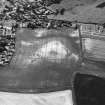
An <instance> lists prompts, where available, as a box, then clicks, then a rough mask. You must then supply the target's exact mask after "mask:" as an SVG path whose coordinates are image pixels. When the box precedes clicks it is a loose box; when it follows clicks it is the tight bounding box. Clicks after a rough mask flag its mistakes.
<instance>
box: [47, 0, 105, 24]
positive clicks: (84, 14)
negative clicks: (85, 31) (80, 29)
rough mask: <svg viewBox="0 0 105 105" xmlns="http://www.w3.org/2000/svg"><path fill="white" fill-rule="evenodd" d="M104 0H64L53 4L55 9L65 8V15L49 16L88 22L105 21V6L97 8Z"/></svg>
mask: <svg viewBox="0 0 105 105" xmlns="http://www.w3.org/2000/svg"><path fill="white" fill-rule="evenodd" d="M104 2H105V1H104V0H63V1H62V2H61V4H58V5H52V6H51V7H50V8H52V9H53V10H55V9H59V10H61V9H62V8H65V9H66V11H65V12H64V15H60V14H59V15H57V16H53V15H52V16H49V18H54V19H63V20H69V21H80V22H86V23H104V21H105V18H104V17H105V8H104V6H103V8H97V6H98V5H99V4H101V3H104Z"/></svg>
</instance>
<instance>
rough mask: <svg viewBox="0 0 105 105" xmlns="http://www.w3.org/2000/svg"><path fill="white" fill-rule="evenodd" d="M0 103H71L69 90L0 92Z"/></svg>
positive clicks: (56, 104)
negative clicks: (23, 92)
mask: <svg viewBox="0 0 105 105" xmlns="http://www.w3.org/2000/svg"><path fill="white" fill-rule="evenodd" d="M0 104H1V105H73V102H72V93H71V91H70V90H66V91H58V92H52V93H43V94H20V93H8V92H0Z"/></svg>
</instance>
